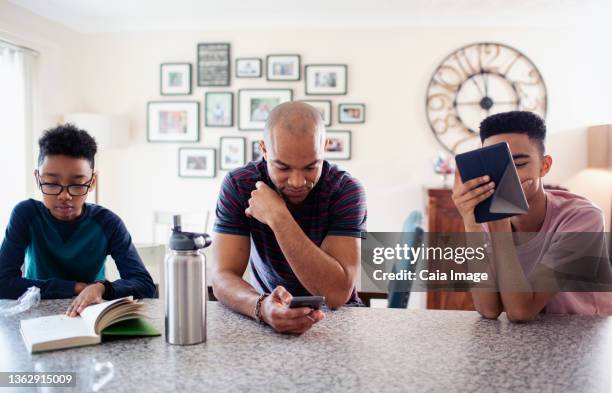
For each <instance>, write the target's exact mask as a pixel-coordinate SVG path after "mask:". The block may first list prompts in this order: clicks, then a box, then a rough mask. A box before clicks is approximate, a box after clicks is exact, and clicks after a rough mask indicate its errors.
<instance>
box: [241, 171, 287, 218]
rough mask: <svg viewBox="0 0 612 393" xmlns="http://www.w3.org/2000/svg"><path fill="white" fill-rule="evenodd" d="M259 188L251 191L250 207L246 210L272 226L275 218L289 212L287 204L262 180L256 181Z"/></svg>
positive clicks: (251, 215)
mask: <svg viewBox="0 0 612 393" xmlns="http://www.w3.org/2000/svg"><path fill="white" fill-rule="evenodd" d="M255 187H257V189H255V190H253V191H252V192H251V198H250V199H249V207H248V208H247V209H246V210H245V211H244V213H245V214H246V215H247V216H248V217H253V218H255V219H256V220H257V221H259V222H261V223H262V224H266V225H268V226H271V224H272V222H273V220H275V219H276V218H277V217H278V216H280V215H282V214H283V213H288V212H289V211H288V210H287V205H286V204H285V201H284V200H283V198H281V197H280V195H278V194H277V193H276V192H275V191H274V190H273V189H271V188H270V187H268V185H267V184H266V183H264V182H262V181H258V182H257V183H255Z"/></svg>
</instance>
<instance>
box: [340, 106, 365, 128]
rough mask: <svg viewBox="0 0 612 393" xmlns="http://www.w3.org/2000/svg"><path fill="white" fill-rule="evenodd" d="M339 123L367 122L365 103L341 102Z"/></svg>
mask: <svg viewBox="0 0 612 393" xmlns="http://www.w3.org/2000/svg"><path fill="white" fill-rule="evenodd" d="M338 123H353V124H355V123H365V104H339V105H338Z"/></svg>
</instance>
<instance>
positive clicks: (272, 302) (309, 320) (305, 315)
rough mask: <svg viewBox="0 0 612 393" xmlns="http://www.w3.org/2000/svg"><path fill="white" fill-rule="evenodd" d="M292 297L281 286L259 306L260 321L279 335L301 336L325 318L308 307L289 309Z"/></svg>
mask: <svg viewBox="0 0 612 393" xmlns="http://www.w3.org/2000/svg"><path fill="white" fill-rule="evenodd" d="M292 298H293V296H291V294H290V293H289V292H288V291H287V290H286V289H285V288H284V287H282V286H280V285H279V286H277V287H276V288H274V291H272V293H271V294H270V296H268V297H266V298H265V299H264V300H263V302H262V304H261V317H262V319H263V320H264V321H265V322H266V323H267V324H268V325H270V326H271V327H272V329H274V330H276V331H277V332H280V333H293V334H302V333H304V332H305V331H307V330H308V329H310V328H311V327H312V326H313V325H314V324H315V323H317V322H319V321H320V320H322V319H323V318H325V314H323V312H322V311H321V310H313V309H311V308H309V307H299V308H289V303H291V299H292Z"/></svg>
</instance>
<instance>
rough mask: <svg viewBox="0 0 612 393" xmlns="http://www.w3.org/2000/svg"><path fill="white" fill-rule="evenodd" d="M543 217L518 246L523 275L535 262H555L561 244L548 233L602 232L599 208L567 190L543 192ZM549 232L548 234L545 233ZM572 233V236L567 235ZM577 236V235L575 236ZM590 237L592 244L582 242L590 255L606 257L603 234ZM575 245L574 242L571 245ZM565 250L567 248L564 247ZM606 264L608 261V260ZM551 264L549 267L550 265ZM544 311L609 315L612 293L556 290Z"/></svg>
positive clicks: (611, 306)
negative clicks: (544, 205)
mask: <svg viewBox="0 0 612 393" xmlns="http://www.w3.org/2000/svg"><path fill="white" fill-rule="evenodd" d="M546 195H547V199H546V217H545V218H544V223H543V224H542V228H541V229H540V231H539V233H538V234H537V235H536V236H535V237H534V238H532V239H530V240H529V241H528V242H526V243H523V244H521V245H519V246H517V248H516V250H517V255H518V259H519V261H520V263H521V266H522V268H523V271H524V272H525V274H527V275H528V274H529V273H530V272H531V271H533V269H534V268H535V266H536V264H537V263H548V264H551V263H552V264H557V263H561V262H560V261H559V259H561V258H559V256H558V254H560V252H558V250H557V249H558V248H561V247H563V246H564V244H560V243H561V241H560V240H559V239H560V238H561V237H562V235H555V236H551V235H550V233H551V232H555V233H558V232H569V233H583V232H603V231H604V218H603V214H602V212H601V210H600V209H599V208H598V207H597V206H595V205H593V203H591V202H590V201H589V200H588V199H586V198H583V197H581V196H579V195H576V194H572V193H570V192H567V191H560V190H547V191H546ZM547 233H548V235H547ZM570 236H571V235H570ZM578 236H580V235H578ZM583 237H585V238H587V239H589V240H590V239H591V238H593V242H594V244H581V245H582V246H583V247H584V248H585V250H587V251H588V252H589V253H590V254H589V255H593V254H595V255H597V256H600V257H603V258H606V259H607V257H608V250H607V247H606V244H605V241H602V239H604V238H605V237H604V236H602V237H601V239H597V237H596V236H588V235H587V236H583ZM572 247H574V248H575V243H574V245H572ZM565 251H567V250H565ZM608 264H609V262H608ZM551 267H552V266H551ZM544 312H546V313H551V314H583V315H612V292H558V293H557V294H556V295H555V296H554V297H553V298H552V299H551V300H550V301H549V302H548V304H547V305H546V308H545V309H544Z"/></svg>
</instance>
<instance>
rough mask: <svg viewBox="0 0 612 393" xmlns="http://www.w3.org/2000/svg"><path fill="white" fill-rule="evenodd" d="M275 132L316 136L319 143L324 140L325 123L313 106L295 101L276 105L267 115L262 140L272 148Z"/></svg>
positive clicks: (297, 136)
mask: <svg viewBox="0 0 612 393" xmlns="http://www.w3.org/2000/svg"><path fill="white" fill-rule="evenodd" d="M276 133H286V134H289V136H291V137H296V139H297V138H301V137H311V138H313V137H314V138H316V140H317V141H318V142H319V144H321V145H322V144H323V143H324V141H325V124H324V123H323V118H322V116H321V113H320V112H319V111H318V110H317V109H315V108H314V107H312V106H310V105H308V104H306V103H303V102H297V101H291V102H285V103H283V104H280V105H277V106H276V107H275V108H274V109H273V110H272V111H271V112H270V114H269V115H268V120H267V121H266V125H265V127H264V142H265V143H266V145H267V146H268V147H269V148H273V146H274V139H275V136H276Z"/></svg>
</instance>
